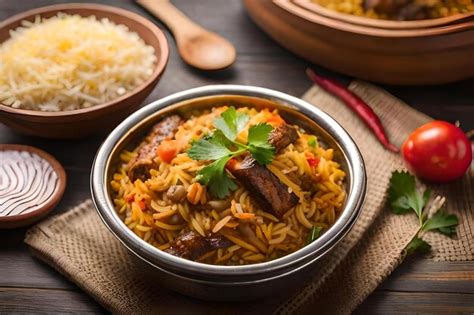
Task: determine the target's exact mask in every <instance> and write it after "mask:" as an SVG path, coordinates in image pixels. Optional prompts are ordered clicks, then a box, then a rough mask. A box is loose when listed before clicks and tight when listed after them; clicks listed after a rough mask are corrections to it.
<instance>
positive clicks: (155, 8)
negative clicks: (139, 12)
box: [137, 0, 205, 37]
mask: <svg viewBox="0 0 474 315" xmlns="http://www.w3.org/2000/svg"><path fill="white" fill-rule="evenodd" d="M137 3H138V4H139V5H141V6H142V7H143V8H145V9H146V10H148V11H149V12H150V13H151V14H153V15H154V16H155V17H157V18H158V19H160V20H161V21H162V22H163V23H164V24H166V26H168V28H169V29H170V30H171V32H172V33H173V35H174V36H175V37H185V36H189V35H191V34H194V33H196V32H200V31H205V30H204V29H203V28H202V27H201V26H200V25H198V24H196V23H195V22H193V21H192V20H191V19H189V18H188V17H187V16H186V15H184V13H183V12H181V11H180V10H179V9H178V8H176V7H175V6H174V5H173V4H171V2H170V1H169V0H137Z"/></svg>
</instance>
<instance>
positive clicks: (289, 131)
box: [268, 124, 298, 153]
mask: <svg viewBox="0 0 474 315" xmlns="http://www.w3.org/2000/svg"><path fill="white" fill-rule="evenodd" d="M296 139H298V133H297V131H296V128H295V127H293V126H290V125H288V124H283V125H281V126H279V127H277V128H275V129H273V131H272V132H271V133H270V136H269V138H268V142H269V143H270V144H271V145H273V146H274V147H275V151H276V152H277V153H278V152H280V151H283V149H285V148H286V147H287V146H288V145H289V144H290V143H294V142H295V141H296Z"/></svg>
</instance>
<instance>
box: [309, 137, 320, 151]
mask: <svg viewBox="0 0 474 315" xmlns="http://www.w3.org/2000/svg"><path fill="white" fill-rule="evenodd" d="M308 145H309V146H310V147H312V148H317V147H319V143H318V138H316V136H311V137H309V138H308Z"/></svg>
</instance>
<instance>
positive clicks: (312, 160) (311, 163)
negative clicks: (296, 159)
mask: <svg viewBox="0 0 474 315" xmlns="http://www.w3.org/2000/svg"><path fill="white" fill-rule="evenodd" d="M306 160H307V161H308V164H309V166H311V167H313V166H318V164H319V158H317V157H315V158H307V159H306Z"/></svg>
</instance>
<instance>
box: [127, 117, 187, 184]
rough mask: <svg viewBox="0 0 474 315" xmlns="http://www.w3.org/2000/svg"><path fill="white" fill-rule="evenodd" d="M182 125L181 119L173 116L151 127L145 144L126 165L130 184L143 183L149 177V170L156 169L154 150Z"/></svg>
mask: <svg viewBox="0 0 474 315" xmlns="http://www.w3.org/2000/svg"><path fill="white" fill-rule="evenodd" d="M182 123H183V120H182V119H181V117H179V116H178V115H173V116H169V117H167V118H165V119H163V120H162V121H160V122H159V123H157V124H156V125H155V126H153V128H152V129H151V132H150V133H149V134H148V136H147V137H146V142H147V143H146V144H144V145H142V147H141V148H140V149H139V150H138V154H137V156H136V157H135V158H134V159H133V160H131V161H130V162H129V163H128V177H129V178H130V180H131V181H132V182H134V181H135V180H137V179H141V180H142V181H145V180H147V179H148V178H149V177H150V170H151V169H152V168H154V167H157V165H156V163H155V161H154V158H155V156H156V149H157V148H158V146H159V145H160V143H161V141H163V140H165V139H170V138H172V137H173V136H174V133H175V132H176V130H177V129H178V127H179V126H180V125H181V124H182Z"/></svg>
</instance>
